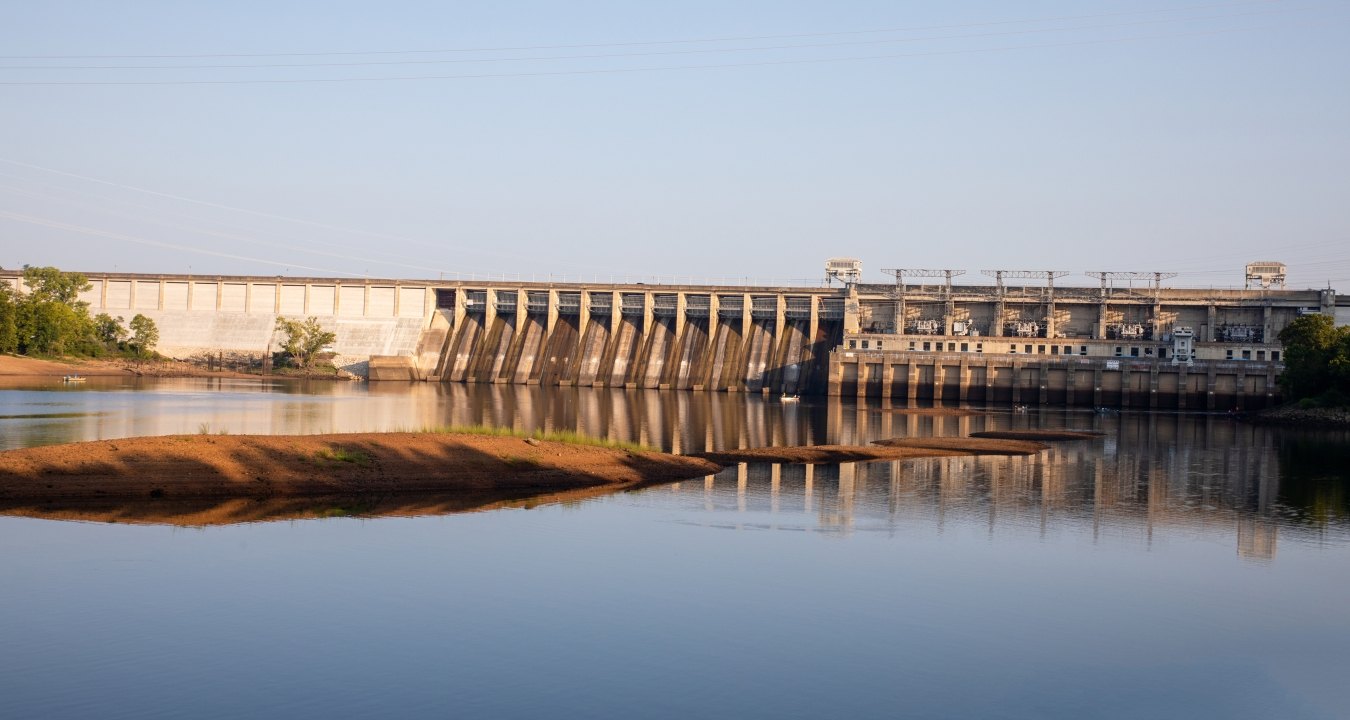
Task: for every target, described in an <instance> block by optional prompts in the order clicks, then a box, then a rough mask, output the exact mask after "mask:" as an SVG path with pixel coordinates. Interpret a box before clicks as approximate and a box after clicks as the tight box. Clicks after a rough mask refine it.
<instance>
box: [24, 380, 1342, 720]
mask: <svg viewBox="0 0 1350 720" xmlns="http://www.w3.org/2000/svg"><path fill="white" fill-rule="evenodd" d="M474 423H488V424H501V425H511V426H515V427H520V428H522V429H530V428H534V427H549V428H563V429H579V430H581V431H583V432H587V433H589V434H593V435H602V436H609V437H616V438H621V439H638V440H642V441H644V442H647V443H649V444H652V445H659V446H661V447H665V448H667V449H676V450H681V451H692V450H698V449H703V448H720V447H737V446H742V445H745V446H754V445H765V444H773V443H823V442H865V441H867V440H871V439H878V438H882V437H895V436H920V435H961V434H966V433H968V432H973V431H977V430H983V429H993V428H1008V427H1028V428H1030V427H1073V428H1096V429H1099V430H1101V431H1103V432H1106V433H1107V436H1106V437H1105V438H1103V439H1101V440H1096V441H1092V442H1079V443H1065V444H1058V445H1056V446H1055V447H1054V448H1052V449H1051V450H1050V451H1047V452H1046V453H1043V454H1042V455H1040V456H1036V457H1032V458H947V459H932V460H921V461H911V462H907V463H899V462H896V463H870V464H845V465H832V466H825V465H819V466H801V465H795V466H794V465H742V466H738V467H733V468H728V469H727V470H726V471H724V472H722V473H721V474H719V475H717V476H713V477H709V478H702V479H696V480H693V481H686V482H682V483H678V484H675V485H669V486H664V487H658V488H653V489H649V490H645V491H641V492H634V493H626V494H620V495H611V496H606V497H601V498H596V499H591V500H586V501H581V502H576V503H569V504H566V505H545V506H541V507H535V508H532V509H506V510H496V511H490V512H479V513H468V514H457V515H440V516H429V517H415V518H393V517H389V518H350V517H349V518H329V519H314V520H302V521H291V522H274V523H256V524H244V525H226V526H213V527H206V528H182V527H172V526H163V525H125V524H105V523H80V522H57V521H50V520H38V519H31V518H24V517H0V610H3V612H0V640H2V641H3V645H2V646H0V647H3V651H0V718H11V717H13V718H28V717H32V718H77V717H78V718H86V717H88V718H94V717H97V718H110V717H112V718H116V717H127V718H131V717H136V718H143V717H184V716H188V717H208V718H227V717H287V718H309V717H314V718H332V717H371V716H391V717H395V716H396V717H482V718H517V717H519V718H526V717H529V718H537V717H561V718H573V717H575V718H593V717H654V718H688V717H726V718H747V717H776V718H781V717H790V718H798V717H799V718H820V717H864V718H873V717H875V718H883V717H884V718H893V717H915V718H929V717H932V718H939V717H977V718H1044V717H1055V718H1058V717H1063V718H1080V717H1105V718H1144V717H1147V718H1207V717H1215V718H1258V717H1259V718H1272V717H1278V718H1343V717H1348V716H1350V686H1347V684H1346V683H1345V682H1344V678H1345V677H1346V674H1347V672H1350V652H1348V651H1347V649H1346V648H1348V647H1350V613H1347V612H1346V608H1347V606H1350V602H1348V601H1350V440H1348V439H1347V438H1346V436H1345V435H1344V434H1309V433H1289V432H1279V431H1274V430H1269V429H1265V428H1255V427H1251V426H1246V425H1240V424H1234V423H1232V422H1231V421H1229V420H1227V419H1226V418H1212V417H1183V416H1175V415H1148V414H1141V415H1113V416H1095V415H1089V414H1074V413H1063V412H1054V413H1045V414H1036V413H1030V414H1013V413H1008V412H1006V411H1004V412H994V413H993V414H991V415H987V416H975V417H963V418H957V417H928V416H914V415H904V414H899V413H896V412H892V411H891V410H890V409H888V408H883V407H880V406H870V405H862V406H859V405H854V404H843V403H838V402H835V403H827V402H825V401H823V400H822V401H817V402H812V401H806V402H803V403H802V404H801V405H800V406H791V405H789V406H783V405H781V404H779V403H776V402H773V401H764V400H762V399H760V398H746V397H741V396H734V395H701V394H700V395H695V394H689V393H684V394H681V393H656V392H638V393H627V394H625V393H623V392H613V391H605V390H594V391H593V390H570V391H569V390H559V389H553V390H549V391H541V390H540V389H538V388H508V387H464V386H457V385H451V386H433V385H415V386H391V387H386V386H379V385H377V386H372V387H366V386H362V385H337V386H334V385H322V386H316V387H311V388H306V387H303V386H294V385H263V384H260V383H256V382H248V381H246V382H221V381H204V380H175V381H151V382H141V383H139V384H130V383H125V382H123V381H119V382H117V383H112V384H108V385H103V386H100V385H96V384H94V385H91V386H89V387H85V388H80V389H78V390H66V389H65V388H62V387H54V386H47V387H42V386H27V387H22V388H12V389H10V390H0V434H2V435H0V437H2V438H3V440H2V442H3V447H7V448H9V447H20V446H25V445H36V444H44V443H52V442H65V441H72V440H83V439H92V438H101V437H121V436H128V435H142V434H156V433H193V432H198V431H200V430H206V431H209V432H218V431H227V432H232V433H244V432H276V433H283V432H284V433H290V432H334V431H337V432H341V431H360V430H387V429H399V428H415V427H424V426H429V425H444V424H474Z"/></svg>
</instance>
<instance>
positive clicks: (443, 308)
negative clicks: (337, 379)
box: [0, 259, 1350, 410]
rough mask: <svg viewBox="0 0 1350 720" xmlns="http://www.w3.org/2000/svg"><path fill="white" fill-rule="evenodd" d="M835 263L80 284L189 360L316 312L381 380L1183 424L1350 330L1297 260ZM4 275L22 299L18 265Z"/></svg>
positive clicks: (256, 349)
mask: <svg viewBox="0 0 1350 720" xmlns="http://www.w3.org/2000/svg"><path fill="white" fill-rule="evenodd" d="M839 261H840V259H834V260H832V261H831V263H833V264H834V265H835V267H834V269H833V270H830V271H829V272H830V274H831V275H833V276H834V277H836V278H837V279H839V280H840V281H841V282H842V286H835V287H829V286H820V287H761V286H720V285H719V286H698V285H644V284H580V283H538V282H506V281H491V282H487V281H465V280H454V281H430V280H423V281H413V280H373V279H356V280H351V279H334V278H296V277H261V276H229V277H226V276H219V277H217V276H210V277H203V276H196V275H192V276H188V275H146V274H127V273H111V274H110V273H86V274H87V276H88V277H89V280H90V288H89V289H88V290H87V291H86V292H84V293H83V294H82V295H81V300H82V301H84V302H87V303H88V304H89V310H90V312H91V313H94V314H97V313H100V312H106V313H108V314H109V315H112V316H114V317H116V316H123V317H129V316H130V315H134V314H136V313H140V314H143V315H146V316H147V317H149V318H151V319H152V320H154V321H155V323H156V324H157V325H158V327H159V330H160V344H159V350H160V352H162V353H163V354H165V355H169V356H172V357H179V358H192V357H203V356H213V357H214V356H219V355H248V356H255V357H256V356H261V355H263V354H265V353H268V352H270V351H271V350H272V349H274V348H276V347H277V341H276V338H275V337H274V332H275V331H274V327H275V324H276V318H277V317H278V316H285V317H289V318H304V317H309V316H314V317H316V318H318V319H319V321H320V322H321V323H322V324H323V325H324V326H325V327H326V328H327V329H330V330H332V331H334V332H335V333H336V334H337V341H336V343H335V350H336V352H337V358H336V359H335V362H336V363H337V364H338V365H339V366H340V367H343V368H345V369H347V370H349V371H351V372H354V373H356V374H359V375H366V376H368V377H369V378H370V379H371V380H403V381H410V380H424V381H431V382H473V383H511V384H522V385H529V384H538V385H555V386H593V387H624V388H661V389H678V390H702V391H719V392H748V393H760V394H768V395H773V396H778V395H783V394H786V395H797V394H804V395H809V394H830V395H839V396H850V397H874V398H885V399H890V400H895V401H897V402H902V403H908V402H947V403H1013V404H1024V405H1036V404H1043V405H1068V406H1087V407H1125V408H1155V409H1186V410H1229V409H1233V408H1240V409H1255V408H1259V407H1263V406H1265V405H1268V404H1271V403H1273V402H1275V401H1276V400H1277V399H1278V394H1279V391H1278V387H1277V385H1276V382H1275V378H1276V377H1277V375H1278V373H1279V371H1280V368H1281V366H1280V356H1281V352H1282V348H1281V347H1280V345H1279V340H1278V335H1279V332H1280V330H1281V329H1283V328H1284V327H1285V326H1286V325H1287V324H1288V323H1289V322H1291V321H1292V320H1293V319H1294V318H1297V317H1299V316H1300V315H1305V314H1309V313H1322V314H1327V315H1331V316H1333V317H1335V318H1336V319H1337V322H1338V323H1339V324H1347V323H1350V296H1345V295H1337V294H1336V293H1335V292H1334V291H1332V290H1330V289H1324V290H1287V289H1284V288H1283V287H1282V283H1283V276H1282V272H1283V271H1282V266H1279V267H1280V275H1279V277H1278V282H1277V281H1276V280H1275V278H1274V275H1273V274H1267V275H1264V276H1262V277H1258V278H1256V282H1255V283H1253V282H1250V281H1251V280H1252V277H1251V276H1252V268H1253V267H1254V266H1258V265H1259V264H1253V266H1249V268H1248V270H1249V272H1248V275H1249V278H1248V279H1249V286H1248V287H1246V288H1244V289H1210V288H1171V287H1163V284H1162V280H1163V279H1165V277H1166V276H1165V275H1163V274H1160V273H1153V274H1148V275H1147V276H1145V275H1143V274H1139V273H1096V274H1094V275H1095V276H1096V277H1097V278H1098V279H1099V280H1100V283H1099V286H1097V287H1092V286H1089V287H1083V286H1072V287H1070V286H1063V285H1062V284H1061V286H1059V287H1056V286H1055V284H1054V280H1055V279H1056V278H1057V277H1060V276H1062V275H1063V273H1052V272H1036V273H1028V272H1011V271H988V272H987V273H986V274H988V275H990V277H991V278H992V280H993V282H991V283H987V284H982V285H962V284H956V283H954V282H953V278H954V277H956V276H959V275H960V274H961V273H962V271H956V270H943V271H931V270H888V271H886V272H888V273H889V274H892V275H894V277H895V282H894V283H887V284H866V283H862V282H860V273H859V272H850V271H848V269H847V268H843V269H841V268H842V266H843V264H842V263H840V262H839ZM852 262H854V263H856V261H852ZM1275 265H1277V264H1271V266H1272V268H1268V269H1273V267H1274V266H1275ZM1262 267H1264V266H1260V267H1257V270H1258V271H1259V270H1261V269H1262ZM855 269H857V268H856V265H855ZM1258 274H1259V273H1258ZM0 281H3V282H8V283H11V284H12V285H14V286H15V287H19V288H20V289H22V288H21V285H22V283H21V279H20V274H19V273H17V272H15V271H0ZM1028 281H1034V282H1028ZM1253 284H1255V286H1254V287H1253V286H1252V285H1253Z"/></svg>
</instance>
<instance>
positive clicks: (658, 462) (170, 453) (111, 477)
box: [0, 433, 721, 506]
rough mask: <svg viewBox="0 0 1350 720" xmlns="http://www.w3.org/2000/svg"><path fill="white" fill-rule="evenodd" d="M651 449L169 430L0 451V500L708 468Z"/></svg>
mask: <svg viewBox="0 0 1350 720" xmlns="http://www.w3.org/2000/svg"><path fill="white" fill-rule="evenodd" d="M720 469H721V466H720V465H717V464H716V463H713V462H711V461H708V460H705V459H701V458H696V457H685V456H678V455H668V454H665V453H660V452H635V453H630V452H627V451H624V450H614V449H609V448H604V447H596V446H591V445H580V444H570V443H558V442H548V441H530V442H527V441H526V440H525V439H523V438H515V437H493V436H486V435H457V434H441V433H363V434H350V435H295V436H281V435H171V436H164V437H142V438H129V439H122V440H105V441H96V442H83V443H72V444H68V445H52V446H45V447H36V448H25V449H19V450H9V451H5V452H0V503H3V504H5V505H11V506H12V505H13V503H14V502H15V501H23V500H40V501H47V500H50V501H57V500H106V499H114V498H125V499H137V498H140V499H144V498H154V499H157V500H159V499H186V498H222V497H233V498H250V497H254V498H274V497H304V496H351V495H362V496H378V495H392V494H410V493H443V492H474V493H480V494H481V493H503V492H505V493H512V494H519V495H521V496H524V495H527V494H536V495H537V494H540V493H545V492H555V491H564V490H576V489H581V488H592V487H607V488H610V489H619V488H624V487H633V486H638V485H642V484H647V483H658V482H669V481H672V480H680V479H685V478H693V477H700V476H703V475H708V474H710V473H715V472H717V471H719V470H720Z"/></svg>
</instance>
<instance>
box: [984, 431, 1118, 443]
mask: <svg viewBox="0 0 1350 720" xmlns="http://www.w3.org/2000/svg"><path fill="white" fill-rule="evenodd" d="M970 436H971V437H973V438H992V439H995V440H1038V441H1041V442H1044V441H1048V440H1091V439H1093V438H1099V437H1106V433H1101V432H1095V431H1092V430H986V431H984V432H973V433H971V434H970Z"/></svg>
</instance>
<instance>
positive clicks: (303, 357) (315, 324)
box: [276, 316, 337, 368]
mask: <svg viewBox="0 0 1350 720" xmlns="http://www.w3.org/2000/svg"><path fill="white" fill-rule="evenodd" d="M276 329H277V332H279V333H281V335H282V339H281V349H282V350H283V351H284V352H285V353H286V354H287V355H289V356H290V357H291V359H292V360H294V361H295V364H296V365H298V366H300V367H302V368H308V367H309V366H310V365H311V364H312V363H313V362H314V356H315V355H316V354H317V353H318V352H319V351H320V350H322V349H323V348H324V347H325V346H327V345H331V344H333V342H334V341H335V340H337V334H336V333H333V332H331V331H328V330H324V329H323V325H321V324H319V319H318V318H316V317H313V316H311V317H309V318H306V319H305V321H304V322H300V321H299V320H287V319H286V318H284V317H278V318H277V325H276Z"/></svg>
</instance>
